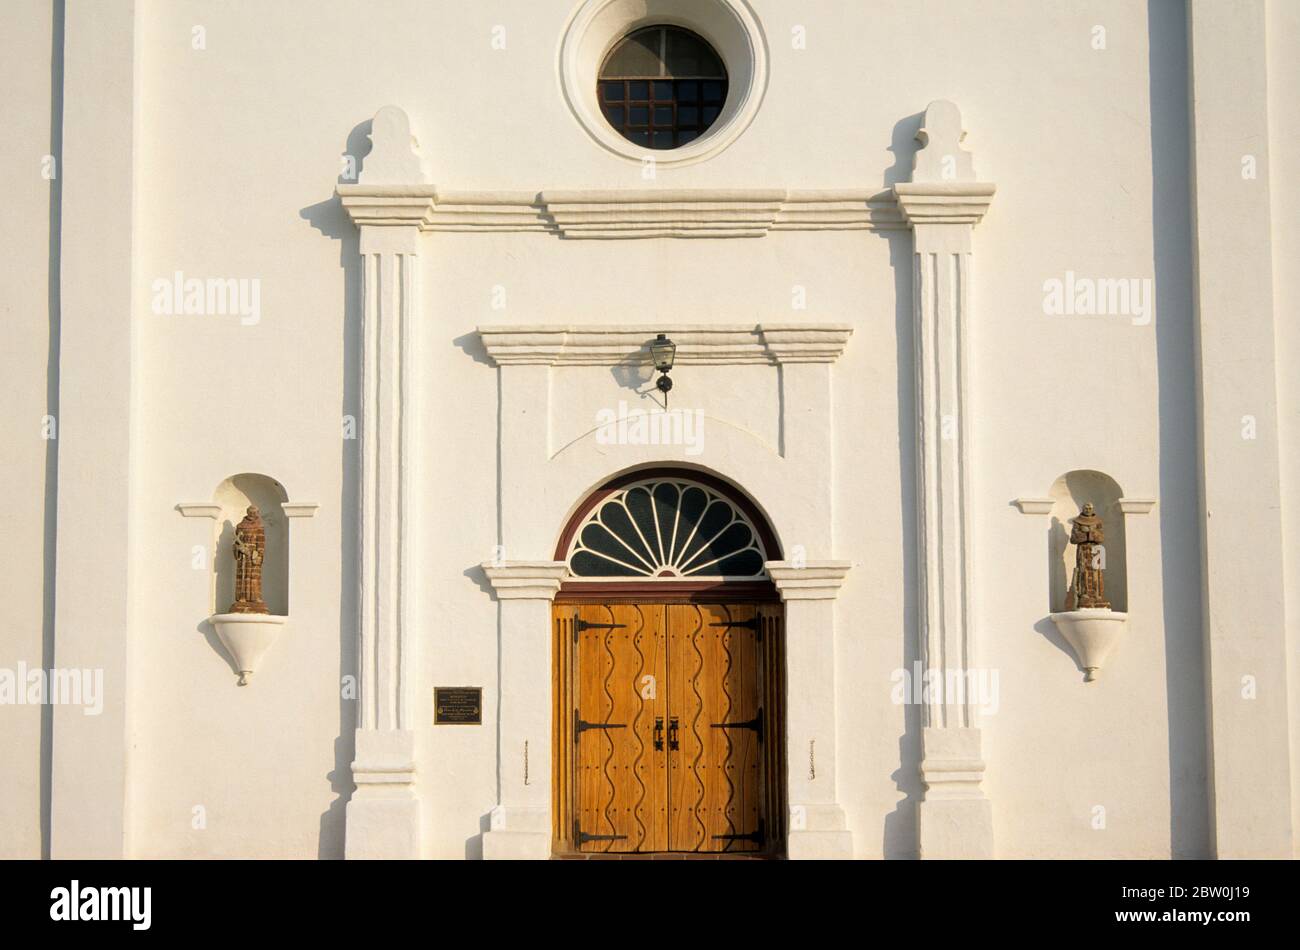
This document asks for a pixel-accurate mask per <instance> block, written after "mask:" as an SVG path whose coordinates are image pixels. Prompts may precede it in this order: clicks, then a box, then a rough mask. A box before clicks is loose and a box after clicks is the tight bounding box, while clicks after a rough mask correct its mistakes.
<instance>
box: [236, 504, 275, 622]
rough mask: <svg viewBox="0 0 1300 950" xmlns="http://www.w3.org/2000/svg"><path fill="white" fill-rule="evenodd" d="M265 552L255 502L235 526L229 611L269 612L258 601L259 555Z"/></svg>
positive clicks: (263, 538)
mask: <svg viewBox="0 0 1300 950" xmlns="http://www.w3.org/2000/svg"><path fill="white" fill-rule="evenodd" d="M265 556H266V526H265V525H264V524H262V516H261V514H260V513H259V512H258V510H257V506H256V505H249V506H248V513H247V514H245V515H244V520H243V521H241V522H239V524H238V525H236V526H235V602H234V603H233V604H231V605H230V611H229V612H230V613H232V614H269V613H270V612H271V611H270V610H268V609H267V606H266V604H265V603H264V602H263V601H262V559H263V558H264V557H265Z"/></svg>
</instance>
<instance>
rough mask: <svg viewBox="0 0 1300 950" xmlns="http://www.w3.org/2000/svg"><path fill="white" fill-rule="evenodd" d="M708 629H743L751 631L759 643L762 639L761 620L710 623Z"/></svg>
mask: <svg viewBox="0 0 1300 950" xmlns="http://www.w3.org/2000/svg"><path fill="white" fill-rule="evenodd" d="M709 626H710V627H744V628H745V629H746V630H753V631H754V633H755V634H756V635H757V637H758V639H759V640H760V641H761V640H762V639H763V618H761V617H750V618H749V619H748V620H727V621H724V622H722V623H711V624H709Z"/></svg>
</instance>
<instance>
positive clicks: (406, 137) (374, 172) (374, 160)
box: [357, 106, 429, 185]
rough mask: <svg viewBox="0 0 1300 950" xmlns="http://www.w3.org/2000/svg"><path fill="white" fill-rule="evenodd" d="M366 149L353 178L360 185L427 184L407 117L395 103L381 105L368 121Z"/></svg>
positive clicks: (426, 176)
mask: <svg viewBox="0 0 1300 950" xmlns="http://www.w3.org/2000/svg"><path fill="white" fill-rule="evenodd" d="M370 142H371V149H370V153H369V154H368V155H366V157H365V160H364V161H363V162H362V165H361V174H360V175H359V176H358V177H357V181H358V182H359V183H360V184H363V185H417V184H428V182H429V176H428V173H427V172H425V170H424V163H423V162H421V161H420V154H419V152H418V151H417V149H418V148H419V143H417V142H416V141H415V136H414V135H412V134H411V120H410V119H409V118H407V115H406V113H405V112H403V111H402V110H401V109H399V108H398V107H397V106H384V107H383V108H382V109H380V110H379V111H378V112H376V113H375V117H374V119H372V120H371V122H370Z"/></svg>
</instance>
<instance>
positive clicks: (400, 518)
mask: <svg viewBox="0 0 1300 950" xmlns="http://www.w3.org/2000/svg"><path fill="white" fill-rule="evenodd" d="M370 138H371V141H372V143H373V148H372V149H371V152H370V154H369V155H368V156H367V157H366V159H365V164H364V168H363V170H362V172H361V176H360V178H359V180H358V183H357V184H356V185H353V186H340V188H339V194H340V196H341V198H342V200H343V204H344V207H345V208H347V210H348V212H349V214H351V216H352V219H353V221H355V222H356V223H357V224H358V225H359V227H360V230H361V238H360V251H361V259H362V318H361V338H362V344H361V350H362V356H361V406H360V418H359V420H358V422H359V427H358V428H359V432H360V451H361V513H360V518H359V522H360V539H359V548H358V549H359V551H360V557H359V561H360V577H359V579H358V587H359V596H358V602H359V604H360V618H359V627H358V631H359V633H358V663H357V674H358V680H359V683H358V692H359V695H358V702H357V734H356V758H355V760H354V761H353V763H352V778H353V781H354V782H355V783H356V791H355V792H354V793H353V795H352V799H351V800H350V801H349V802H348V809H347V834H346V845H345V853H346V856H347V857H349V858H413V857H418V856H419V854H420V807H419V802H418V800H417V797H416V788H415V773H416V762H415V733H414V732H413V728H412V727H413V724H412V722H411V719H410V710H409V701H410V686H409V683H408V677H409V675H410V671H411V669H412V667H413V663H412V660H411V657H410V655H409V654H410V649H411V643H412V637H411V633H410V622H409V617H410V615H411V603H410V597H411V585H410V583H409V578H410V575H411V570H412V567H411V557H410V550H409V547H410V524H411V513H410V510H409V509H410V504H411V493H410V483H411V480H412V473H413V468H414V466H415V457H414V453H413V452H412V451H411V445H412V428H413V417H414V415H415V413H414V412H413V411H412V403H411V399H410V394H411V392H412V390H413V389H414V387H413V385H412V380H411V373H412V369H413V367H414V366H415V365H416V364H415V363H414V361H412V360H411V358H410V353H411V345H410V336H411V334H412V332H413V331H414V330H415V328H416V326H417V325H418V322H419V313H420V294H419V266H418V264H419V261H418V257H419V248H420V237H419V234H420V221H421V219H422V213H421V209H422V208H424V207H425V206H427V205H428V203H429V201H430V199H429V198H428V197H427V196H421V195H418V194H416V195H412V194H409V193H408V192H410V191H412V190H413V191H416V192H419V191H420V190H421V189H420V188H415V189H411V188H400V189H397V190H398V191H399V192H402V193H400V194H397V195H391V194H389V192H391V191H392V190H393V188H394V186H396V185H403V186H408V185H409V184H410V183H411V182H423V181H424V180H425V178H424V172H423V169H422V168H421V164H420V160H419V157H418V155H417V153H416V151H415V140H414V139H413V138H412V136H411V130H410V123H409V121H408V120H407V117H406V114H405V113H404V112H402V110H400V109H398V108H396V107H395V106H385V107H384V108H382V109H380V110H379V112H378V113H376V115H375V118H374V121H373V123H372V128H371V133H370ZM375 194H382V195H383V197H384V200H383V201H382V202H381V203H382V205H383V207H382V209H381V210H380V211H376V210H375V206H374V203H375V200H376V199H374V197H373V196H374V195H375Z"/></svg>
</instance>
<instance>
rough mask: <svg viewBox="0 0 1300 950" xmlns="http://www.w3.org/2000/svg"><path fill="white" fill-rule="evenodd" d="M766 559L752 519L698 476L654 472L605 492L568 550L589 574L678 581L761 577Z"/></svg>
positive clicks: (576, 568) (578, 569)
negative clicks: (696, 479)
mask: <svg viewBox="0 0 1300 950" xmlns="http://www.w3.org/2000/svg"><path fill="white" fill-rule="evenodd" d="M764 560H766V557H765V551H764V547H763V542H762V539H761V537H760V536H759V533H758V532H757V531H756V530H755V527H754V524H753V522H752V521H751V520H750V519H749V517H747V516H746V514H745V513H744V512H743V511H742V510H741V509H740V508H739V507H738V506H737V505H736V504H735V503H734V502H732V501H731V500H730V499H728V498H726V497H724V496H723V495H721V494H719V493H718V492H717V491H715V490H713V489H712V488H709V487H707V486H705V485H702V484H699V483H698V482H694V481H691V480H689V479H680V478H651V479H646V480H644V481H639V482H634V483H633V484H631V485H628V486H626V487H624V488H620V489H617V490H615V491H614V492H613V493H611V494H609V495H607V496H606V497H604V498H603V499H602V500H601V501H600V502H599V503H597V504H596V506H595V507H594V508H593V509H592V510H591V511H590V512H589V513H588V514H587V516H586V518H584V519H583V521H582V523H581V525H580V526H579V528H578V530H577V531H576V532H575V534H574V537H573V541H572V544H571V545H570V548H569V556H568V564H569V570H570V572H571V573H572V574H573V575H574V576H575V577H587V578H599V577H609V578H656V579H657V578H670V579H677V580H682V579H686V580H704V579H719V578H722V579H728V580H730V579H742V578H744V579H749V578H756V577H762V576H764V575H763V562H764Z"/></svg>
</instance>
